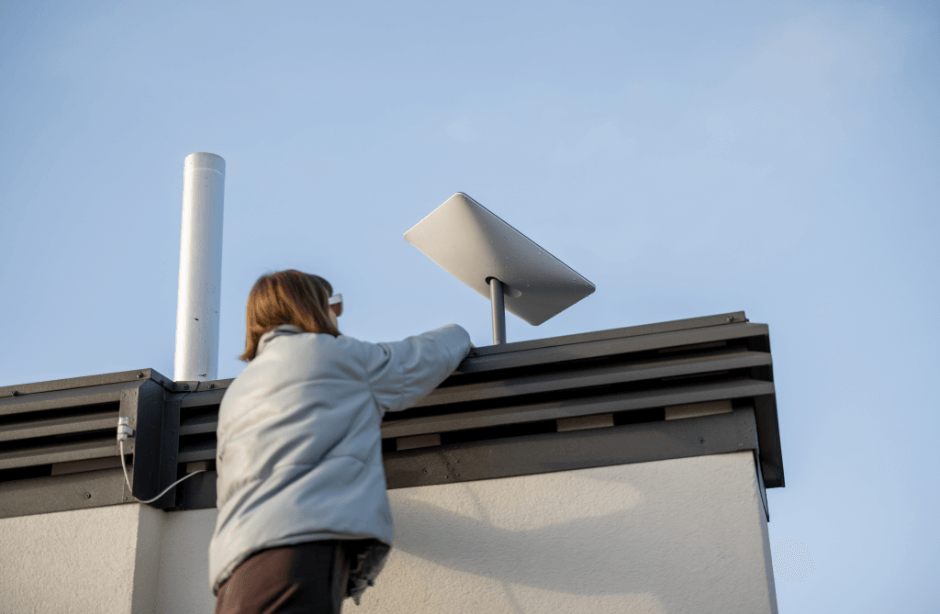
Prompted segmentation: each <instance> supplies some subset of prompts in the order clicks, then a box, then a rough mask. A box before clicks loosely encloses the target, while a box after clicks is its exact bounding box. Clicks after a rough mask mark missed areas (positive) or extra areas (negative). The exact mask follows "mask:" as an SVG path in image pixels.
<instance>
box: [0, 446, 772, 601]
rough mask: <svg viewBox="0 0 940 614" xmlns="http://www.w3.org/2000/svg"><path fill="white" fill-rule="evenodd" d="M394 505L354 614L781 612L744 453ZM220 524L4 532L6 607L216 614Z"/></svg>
mask: <svg viewBox="0 0 940 614" xmlns="http://www.w3.org/2000/svg"><path fill="white" fill-rule="evenodd" d="M389 494H390V496H391V500H392V510H393V514H394V516H395V524H396V541H395V550H393V554H392V556H391V558H390V560H389V563H388V565H387V567H386V569H385V571H384V572H383V573H382V575H381V576H380V577H379V579H378V581H377V583H376V586H375V587H374V588H372V589H370V590H369V591H367V592H366V594H365V596H364V598H363V601H362V605H361V606H360V607H358V608H356V607H355V606H354V605H353V604H352V602H349V601H347V602H346V606H345V609H346V611H350V612H357V613H361V614H370V613H372V612H383V613H388V612H403V613H405V612H407V613H408V614H411V613H423V612H434V613H440V612H455V613H456V612H460V613H463V612H468V611H485V612H490V613H501V612H506V613H519V612H556V613H564V612H578V613H581V612H585V611H590V612H618V613H623V612H627V613H639V612H643V613H648V612H649V613H658V612H669V613H670V614H671V613H678V612H690V613H692V612H694V613H696V614H706V613H710V612H715V613H719V612H720V613H722V614H728V613H734V612H741V613H747V614H756V613H761V612H774V613H775V612H776V611H777V610H776V597H775V592H774V583H773V573H772V567H771V560H770V549H769V543H768V536H767V525H766V521H765V517H764V512H763V507H762V503H761V499H760V492H759V490H758V485H757V476H756V470H755V466H754V460H753V456H752V453H751V452H750V451H747V452H740V453H733V454H721V455H713V456H702V457H695V458H684V459H676V460H668V461H658V462H650V463H638V464H631V465H621V466H614V467H602V468H596V469H584V470H577V471H564V472H558V473H549V474H542V475H536V476H526V477H515V478H505V479H498V480H485V481H477V482H467V483H459V484H450V485H443V486H428V487H421V488H410V489H398V490H393V491H390V493H389ZM214 524H215V510H202V511H192V512H175V513H170V514H164V513H162V512H155V511H153V510H151V509H150V508H147V507H146V506H137V505H123V506H117V507H108V508H99V509H94V510H83V511H76V512H65V513H60V514H45V515H41V516H30V517H25V518H14V519H8V520H0V552H2V554H0V578H2V579H3V581H2V584H0V603H3V604H8V603H9V604H13V609H11V610H10V611H12V612H33V611H36V612H40V611H49V610H51V609H54V610H55V611H58V612H101V613H110V612H129V611H130V612H135V613H136V612H138V611H140V612H143V611H156V612H159V613H167V614H169V613H171V612H181V611H188V612H206V613H209V612H211V611H212V609H213V604H214V599H213V597H212V595H211V593H210V592H209V588H208V578H207V561H206V552H207V549H208V543H209V539H210V537H211V534H212V530H213V528H214ZM157 542H159V546H158V544H157ZM11 553H16V554H13V555H12V556H11ZM135 561H136V568H137V572H136V574H135V573H133V569H134V567H135ZM154 568H158V570H157V571H154ZM8 579H9V581H8ZM50 585H51V588H50ZM132 587H134V588H133V591H132ZM132 593H133V599H132ZM36 604H45V605H49V606H51V605H54V606H55V607H54V608H50V607H45V606H44V607H39V606H37V605H36ZM148 604H149V606H150V608H151V609H144V608H145V606H147V605H148Z"/></svg>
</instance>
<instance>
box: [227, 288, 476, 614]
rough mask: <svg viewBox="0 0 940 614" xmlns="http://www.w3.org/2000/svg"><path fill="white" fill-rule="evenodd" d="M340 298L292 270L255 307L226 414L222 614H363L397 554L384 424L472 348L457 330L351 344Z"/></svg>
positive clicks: (259, 295)
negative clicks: (365, 599) (344, 608)
mask: <svg viewBox="0 0 940 614" xmlns="http://www.w3.org/2000/svg"><path fill="white" fill-rule="evenodd" d="M332 295H333V289H332V287H331V286H330V284H329V283H328V282H327V281H326V280H324V279H322V278H320V277H317V276H316V275H308V274H305V273H301V272H299V271H294V270H288V271H281V272H278V273H273V274H271V275H266V276H264V277H262V278H261V279H259V280H258V281H257V283H255V285H254V287H253V288H252V290H251V293H250V294H249V296H248V307H247V314H246V324H247V334H246V342H245V353H244V354H243V355H242V356H241V358H242V359H243V360H246V361H248V366H247V367H245V370H244V371H243V372H242V374H241V375H239V376H238V377H237V378H236V379H235V381H234V382H232V384H231V386H229V388H228V390H227V391H226V393H225V397H224V398H223V399H222V405H221V407H220V408H219V425H218V448H217V453H216V463H217V469H218V482H217V491H218V495H217V496H218V500H217V505H218V508H219V516H218V520H217V522H216V528H215V534H214V535H213V537H212V542H211V544H210V547H209V576H210V578H209V580H210V584H211V586H212V590H213V592H214V593H215V594H216V595H217V596H218V599H217V601H216V612H217V613H218V614H221V613H230V612H265V613H274V612H278V613H282V612H292V613H293V612H298V613H299V612H339V611H340V607H341V604H342V600H343V598H344V597H347V596H349V597H353V598H354V599H355V600H356V603H357V604H358V603H359V597H360V596H361V595H362V592H363V591H364V590H365V588H366V586H368V585H371V584H372V581H373V579H374V578H375V576H377V575H378V573H379V571H381V569H382V566H383V565H384V563H385V559H386V558H387V556H388V552H389V548H390V547H391V543H392V516H391V510H390V508H389V502H388V496H387V494H386V484H385V473H384V470H383V466H382V444H381V432H380V428H381V422H382V416H383V415H384V414H385V412H386V411H399V410H402V409H407V408H408V407H410V406H412V405H414V404H415V403H416V402H417V401H418V400H420V399H421V398H422V397H423V396H425V395H426V394H428V393H429V392H430V391H431V390H433V389H434V388H436V387H437V386H438V384H440V383H441V382H442V381H444V379H445V378H446V377H447V376H448V375H450V373H452V372H453V371H454V370H455V369H456V368H457V365H458V364H459V363H460V361H461V360H463V358H464V357H465V356H466V355H467V353H468V352H469V350H470V347H471V345H470V337H469V335H468V334H467V332H466V331H465V330H464V329H463V328H461V327H460V326H457V325H454V324H451V325H449V326H445V327H443V328H440V329H437V330H434V331H431V332H427V333H424V334H423V335H419V336H417V337H409V338H408V339H405V340H404V341H399V342H397V343H379V344H372V343H364V342H362V341H357V340H355V339H351V338H349V337H345V336H342V335H341V334H340V332H339V329H338V327H337V320H336V318H337V316H338V315H340V314H341V313H342V303H341V302H338V301H337V300H336V298H335V297H334V298H333V300H331V297H332ZM337 296H339V295H337Z"/></svg>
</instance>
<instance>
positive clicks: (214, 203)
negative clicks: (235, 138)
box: [173, 153, 225, 382]
mask: <svg viewBox="0 0 940 614" xmlns="http://www.w3.org/2000/svg"><path fill="white" fill-rule="evenodd" d="M224 191H225V160H223V159H222V158H221V157H219V156H217V155H215V154H211V153H194V154H189V155H188V156H186V160H185V161H184V162H183V229H182V234H181V237H180V282H179V293H178V295H177V304H176V358H175V360H174V364H173V379H174V380H176V381H178V382H180V381H203V382H204V381H210V380H214V379H217V377H218V367H219V360H218V354H219V303H220V297H221V287H222V201H223V195H224Z"/></svg>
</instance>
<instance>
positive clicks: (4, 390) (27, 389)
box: [0, 369, 175, 399]
mask: <svg viewBox="0 0 940 614" xmlns="http://www.w3.org/2000/svg"><path fill="white" fill-rule="evenodd" d="M145 379H149V380H153V381H154V382H156V383H158V384H160V385H161V386H163V387H164V388H166V389H167V390H169V391H174V390H175V385H174V382H173V380H172V379H170V378H168V377H166V376H164V375H161V374H160V373H158V372H157V371H156V370H154V369H135V370H134V371H121V372H119V373H104V374H102V375H87V376H84V377H70V378H67V379H57V380H51V381H48V382H36V383H34V384H18V385H15V386H0V399H3V398H6V397H18V396H25V395H30V394H36V393H40V392H54V391H57V390H74V389H75V388H88V387H91V386H105V385H108V384H123V383H127V382H137V381H140V380H145Z"/></svg>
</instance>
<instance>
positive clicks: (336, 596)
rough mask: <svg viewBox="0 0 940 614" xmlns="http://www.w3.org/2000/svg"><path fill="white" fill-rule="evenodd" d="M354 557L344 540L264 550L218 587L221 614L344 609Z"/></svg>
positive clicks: (310, 613) (323, 613)
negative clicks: (351, 556)
mask: <svg viewBox="0 0 940 614" xmlns="http://www.w3.org/2000/svg"><path fill="white" fill-rule="evenodd" d="M348 579H349V560H348V557H347V554H346V548H344V544H343V542H342V541H337V540H331V541H317V542H309V543H306V544H298V545H296V546H290V547H287V548H272V549H271V550H263V551H261V552H259V553H257V554H255V555H253V556H252V557H250V558H249V559H248V560H247V561H245V562H244V563H242V564H241V565H239V566H238V567H237V568H236V569H235V572H234V573H233V574H232V575H231V577H230V578H229V579H228V580H226V581H225V584H223V585H222V586H221V588H219V594H218V599H217V600H216V602H215V612H216V614H249V613H250V614H301V613H303V614H339V612H340V610H341V609H342V604H343V598H344V597H345V596H346V583H347V581H348Z"/></svg>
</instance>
